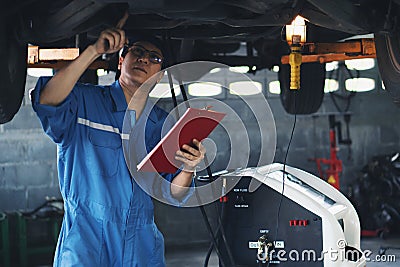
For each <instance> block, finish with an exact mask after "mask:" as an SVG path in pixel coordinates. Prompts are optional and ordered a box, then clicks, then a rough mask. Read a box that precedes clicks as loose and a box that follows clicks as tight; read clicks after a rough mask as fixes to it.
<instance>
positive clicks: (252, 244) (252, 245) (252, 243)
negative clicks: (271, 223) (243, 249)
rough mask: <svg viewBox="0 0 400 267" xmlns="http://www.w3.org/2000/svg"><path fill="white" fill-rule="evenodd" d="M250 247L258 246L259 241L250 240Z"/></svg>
mask: <svg viewBox="0 0 400 267" xmlns="http://www.w3.org/2000/svg"><path fill="white" fill-rule="evenodd" d="M249 248H258V242H257V241H249Z"/></svg>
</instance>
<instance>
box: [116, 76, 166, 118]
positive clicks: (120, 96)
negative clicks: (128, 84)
mask: <svg viewBox="0 0 400 267" xmlns="http://www.w3.org/2000/svg"><path fill="white" fill-rule="evenodd" d="M110 91H111V97H112V99H113V101H114V109H115V111H116V112H118V111H126V109H127V108H128V104H127V103H126V99H125V95H124V91H123V90H122V87H121V85H120V83H119V81H118V80H116V81H115V82H114V83H113V84H112V85H111V90H110ZM152 106H153V103H152V102H151V101H149V100H147V102H146V105H145V107H144V110H143V113H144V114H145V115H147V117H148V118H149V119H150V120H151V121H152V122H154V123H156V122H157V121H158V117H157V113H156V112H155V111H154V110H153V109H152V108H151V107H152Z"/></svg>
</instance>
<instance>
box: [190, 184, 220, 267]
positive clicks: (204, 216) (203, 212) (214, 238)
mask: <svg viewBox="0 0 400 267" xmlns="http://www.w3.org/2000/svg"><path fill="white" fill-rule="evenodd" d="M195 195H196V198H197V201H198V202H199V203H200V196H199V193H198V192H197V190H195ZM199 208H200V211H201V214H202V215H203V219H204V223H205V224H206V227H207V230H208V233H209V234H210V238H211V242H212V244H213V246H214V248H215V252H217V255H218V258H219V260H220V264H221V267H225V266H227V265H225V263H224V258H223V257H222V254H221V251H220V250H219V247H218V244H217V238H216V235H214V232H213V230H212V227H211V224H210V222H209V221H208V217H207V213H206V211H205V209H204V207H203V206H199Z"/></svg>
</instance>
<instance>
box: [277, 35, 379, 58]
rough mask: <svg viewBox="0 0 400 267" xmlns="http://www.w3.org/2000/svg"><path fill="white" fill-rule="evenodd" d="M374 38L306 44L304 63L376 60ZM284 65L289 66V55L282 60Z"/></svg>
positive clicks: (303, 54)
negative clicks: (359, 59)
mask: <svg viewBox="0 0 400 267" xmlns="http://www.w3.org/2000/svg"><path fill="white" fill-rule="evenodd" d="M375 57H376V50H375V42H374V39H373V38H363V39H354V40H351V41H346V42H341V43H306V44H304V46H303V51H302V62H303V63H309V62H319V63H327V62H332V61H342V60H349V59H358V58H375ZM281 63H282V64H289V55H285V56H283V57H282V58H281Z"/></svg>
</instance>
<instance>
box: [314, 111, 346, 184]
mask: <svg viewBox="0 0 400 267" xmlns="http://www.w3.org/2000/svg"><path fill="white" fill-rule="evenodd" d="M345 121H346V124H347V129H348V122H349V121H350V115H348V114H346V115H345ZM336 127H337V128H338V132H339V143H340V144H347V145H350V144H351V140H350V139H346V140H343V139H342V135H341V124H340V122H337V121H335V116H334V115H329V143H330V146H329V151H330V158H329V159H325V158H315V159H312V160H314V161H315V162H316V163H317V168H318V172H319V175H320V177H321V178H322V179H324V180H325V181H327V182H328V183H329V184H331V185H332V186H333V187H335V188H336V189H337V190H339V189H340V183H339V181H340V178H339V174H340V173H341V172H342V169H343V168H342V161H341V160H340V159H338V157H337V151H338V150H339V148H338V147H337V144H336V130H335V128H336ZM347 134H348V133H347ZM322 164H325V165H328V168H327V169H323V168H322Z"/></svg>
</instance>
